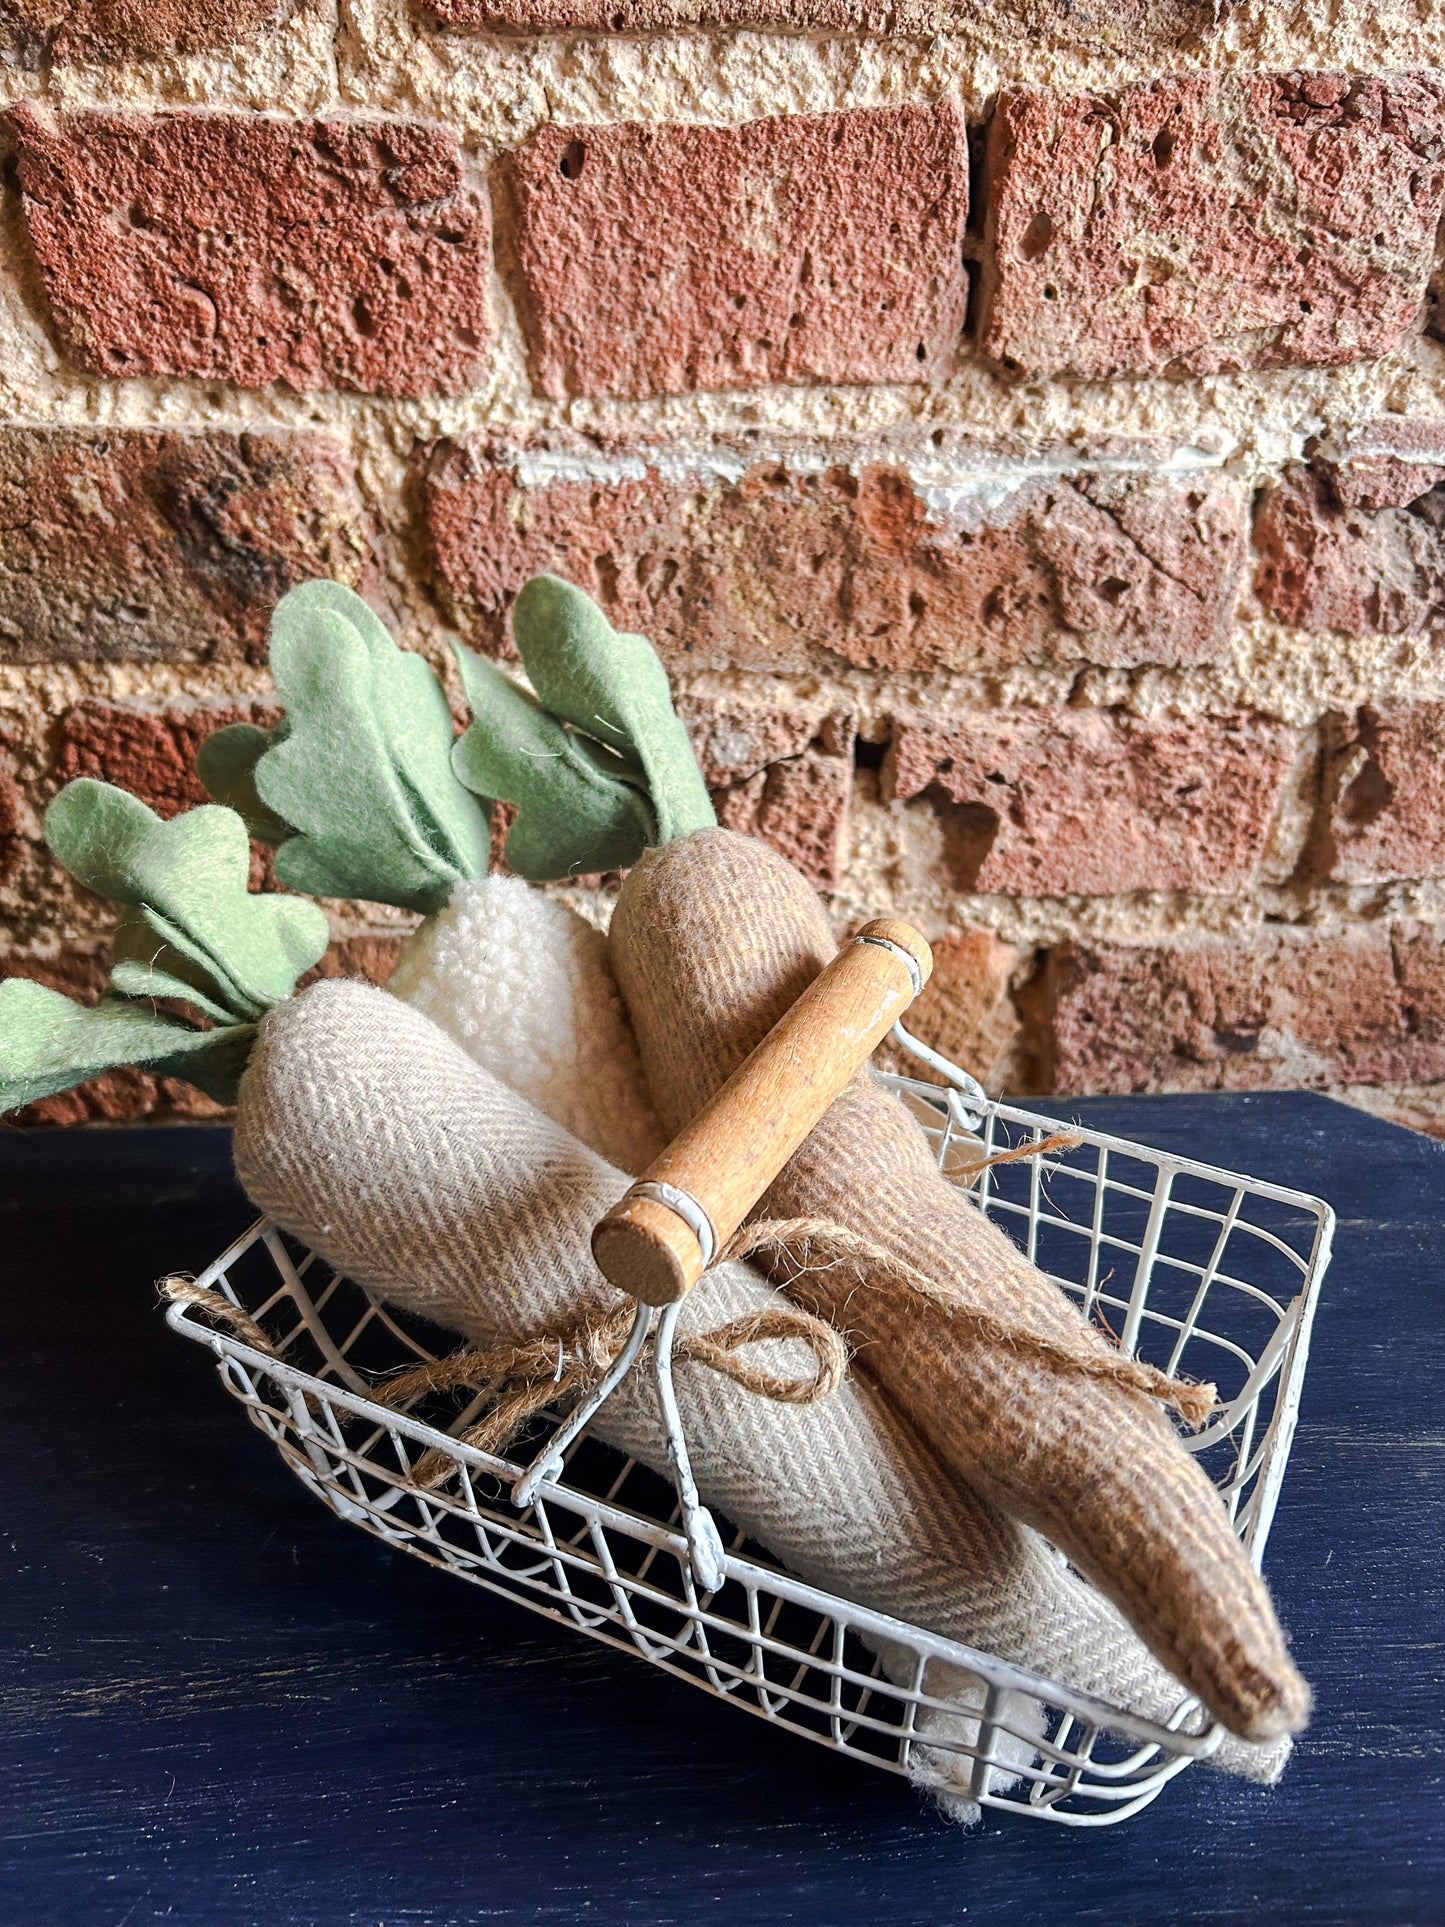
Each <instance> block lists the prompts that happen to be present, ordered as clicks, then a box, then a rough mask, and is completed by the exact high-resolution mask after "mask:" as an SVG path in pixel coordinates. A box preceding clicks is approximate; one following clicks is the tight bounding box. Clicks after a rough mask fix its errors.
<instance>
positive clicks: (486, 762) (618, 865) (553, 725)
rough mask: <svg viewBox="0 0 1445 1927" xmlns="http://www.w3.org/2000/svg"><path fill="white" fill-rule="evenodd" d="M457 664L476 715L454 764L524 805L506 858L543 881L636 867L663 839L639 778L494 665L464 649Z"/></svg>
mask: <svg viewBox="0 0 1445 1927" xmlns="http://www.w3.org/2000/svg"><path fill="white" fill-rule="evenodd" d="M457 661H458V663H459V664H460V666H461V672H462V682H463V684H464V686H465V688H466V692H467V701H468V702H469V703H470V704H471V707H472V711H473V714H474V716H475V718H476V720H475V721H474V722H473V723H472V725H471V727H470V728H469V729H468V730H467V731H466V733H465V734H464V735H463V736H462V737H461V739H460V740H459V741H458V742H457V744H456V746H455V748H454V749H453V751H452V761H453V766H454V768H455V769H456V772H457V775H458V776H459V777H460V778H461V780H462V782H464V783H465V784H467V785H468V787H469V788H471V789H473V790H475V791H476V793H477V794H478V795H479V796H488V797H497V798H500V799H501V800H502V801H503V802H506V803H513V804H515V805H516V806H517V812H518V814H517V820H516V822H515V823H514V824H513V825H512V828H511V829H510V831H509V832H508V834H507V842H506V858H507V862H508V864H509V865H510V866H511V868H512V869H513V870H515V871H516V872H517V874H518V876H524V877H529V878H531V879H532V880H533V881H534V882H541V881H543V880H545V879H547V878H551V877H566V876H580V875H585V874H586V873H588V872H589V871H593V870H618V869H626V868H628V867H629V866H630V865H631V864H633V863H635V862H636V861H637V859H638V857H639V856H640V855H641V854H642V852H643V851H644V850H645V849H646V848H647V846H648V844H649V843H651V842H654V841H655V840H656V826H655V823H654V819H653V816H652V811H651V808H650V807H649V805H648V802H647V798H646V796H645V795H644V793H643V792H642V791H641V790H640V789H639V788H638V787H637V785H636V783H635V782H632V781H629V780H626V779H625V778H624V777H622V776H621V775H619V774H614V773H611V772H609V771H608V770H607V769H606V768H605V767H603V764H602V762H601V760H600V759H599V757H598V756H597V755H596V754H594V753H593V750H592V746H591V745H588V744H586V743H584V742H583V741H582V739H581V738H580V737H579V736H578V735H577V733H576V731H575V730H571V729H566V728H564V727H563V725H562V724H561V723H559V722H558V720H557V718H556V717H555V716H552V715H549V714H548V712H547V711H546V710H545V709H544V708H543V707H542V705H541V704H540V703H539V702H538V701H537V699H536V698H535V697H534V696H529V695H528V694H527V692H526V690H524V689H522V688H520V687H519V686H518V685H517V684H516V683H514V682H513V681H512V680H511V678H510V677H509V676H506V675H504V674H503V673H502V671H501V670H500V669H498V668H497V666H496V664H495V663H491V662H488V661H487V660H486V658H485V657H483V656H478V655H475V654H474V653H473V652H472V651H471V650H470V649H464V648H461V647H460V646H458V648H457Z"/></svg>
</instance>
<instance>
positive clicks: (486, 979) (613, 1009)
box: [386, 876, 663, 1176]
mask: <svg viewBox="0 0 1445 1927" xmlns="http://www.w3.org/2000/svg"><path fill="white" fill-rule="evenodd" d="M386 987H387V989H388V990H389V991H391V992H392V993H393V995H394V996H397V997H400V998H401V999H402V1001H403V1002H404V1003H408V1004H410V1005H411V1006H412V1008H413V1009H414V1010H419V1011H421V1012H422V1013H423V1015H425V1016H427V1017H430V1018H431V1020H432V1022H433V1023H434V1024H437V1025H439V1026H440V1028H441V1029H442V1030H444V1031H445V1032H446V1034H447V1035H448V1037H450V1038H451V1039H452V1040H453V1042H454V1043H457V1044H460V1045H461V1047H462V1049H463V1050H464V1051H465V1052H466V1053H467V1055H468V1057H470V1058H471V1059H472V1061H473V1063H475V1064H480V1065H481V1066H482V1067H483V1069H484V1070H488V1071H490V1072H491V1073H492V1075H493V1076H494V1077H497V1078H500V1079H501V1081H502V1083H504V1084H507V1085H509V1086H510V1087H511V1089H512V1090H514V1091H518V1092H520V1093H521V1095H522V1096H524V1097H525V1098H527V1099H528V1101H529V1102H530V1103H532V1104H535V1105H536V1107H537V1109H538V1110H539V1111H541V1112H542V1114H543V1116H545V1117H549V1118H551V1120H552V1122H553V1123H554V1124H560V1125H561V1126H562V1128H563V1130H564V1131H570V1132H571V1134H572V1136H573V1137H576V1138H580V1139H581V1141H582V1142H583V1143H584V1144H585V1145H586V1146H587V1147H588V1149H589V1150H593V1151H595V1152H597V1154H598V1156H599V1157H603V1158H606V1160H607V1162H608V1163H609V1164H615V1165H617V1166H618V1168H619V1169H621V1170H623V1171H627V1172H630V1173H632V1174H633V1175H634V1176H635V1175H636V1173H637V1172H639V1171H641V1170H642V1169H643V1168H644V1167H645V1166H646V1165H647V1164H648V1163H649V1162H650V1161H651V1159H652V1157H653V1156H654V1154H655V1153H656V1152H657V1151H658V1150H660V1149H661V1147H662V1142H663V1139H662V1132H661V1129H660V1127H659V1125H658V1122H657V1119H656V1117H655V1116H654V1115H653V1110H652V1100H651V1099H650V1098H649V1097H648V1095H647V1085H646V1082H645V1080H644V1078H643V1074H642V1065H641V1063H640V1061H639V1059H638V1055H637V1046H636V1044H634V1043H633V1041H632V1032H631V1029H630V1028H629V1026H628V1023H627V1018H626V1016H625V1015H624V1013H623V1009H622V1000H621V999H620V998H619V996H618V994H617V987H616V985H615V984H614V983H613V981H612V971H611V967H610V965H609V964H608V961H607V939H606V938H605V937H604V936H603V935H602V933H601V931H600V930H595V929H594V928H593V927H592V925H591V924H590V923H588V921H587V919H586V918H585V917H581V916H579V915H578V914H577V912H576V911H575V910H572V909H569V908H568V907H567V905H566V904H563V903H557V902H554V901H553V900H552V899H551V898H550V897H545V896H543V895H542V893H541V891H540V890H535V889H533V888H532V887H531V885H530V884H527V883H524V882H523V881H522V879H521V878H520V877H495V876H493V877H483V878H481V879H480V880H479V881H476V882H464V883H459V884H458V885H457V886H456V888H455V890H454V891H453V892H452V897H451V901H450V903H449V904H448V905H447V907H446V909H445V910H440V911H438V912H437V914H436V915H435V916H433V917H428V918H427V920H426V922H425V923H423V924H422V925H421V927H420V928H419V929H418V930H416V931H415V932H414V933H413V934H412V935H411V936H410V937H409V938H408V939H407V941H406V943H405V945H404V946H403V949H402V953H401V956H400V958H399V959H398V960H397V965H396V968H395V970H393V972H392V974H391V978H390V981H389V982H388V984H387V986H386Z"/></svg>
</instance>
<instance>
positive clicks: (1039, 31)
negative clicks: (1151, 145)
mask: <svg viewBox="0 0 1445 1927" xmlns="http://www.w3.org/2000/svg"><path fill="white" fill-rule="evenodd" d="M1227 3H1228V0H1225V4H1227ZM427 11H428V12H429V13H430V14H431V15H432V16H433V18H434V19H436V20H438V21H440V22H442V23H443V24H444V25H446V26H450V27H461V28H471V29H478V28H480V29H483V30H487V29H490V30H493V31H497V30H501V31H503V32H505V31H507V30H509V29H510V30H513V31H517V32H524V33H525V32H536V31H539V30H543V29H546V30H551V31H553V32H555V31H557V30H559V29H569V28H570V29H574V30H582V31H592V32H607V31H610V32H613V33H621V32H624V31H628V32H638V31H646V30H648V29H650V28H663V29H667V28H672V29H674V30H676V29H681V30H683V31H687V30H688V29H691V28H695V27H698V26H713V25H717V26H740V27H797V28H812V29H814V30H821V31H823V32H833V33H875V34H889V35H895V34H934V33H947V32H949V31H950V30H954V31H956V30H957V29H958V27H959V26H960V25H965V26H971V25H974V24H975V23H976V19H977V14H978V8H977V7H976V6H969V5H967V4H964V3H963V0H428V7H427ZM1007 15H1008V18H1009V20H1010V22H1011V24H1012V25H1013V26H1014V27H1015V28H1016V30H1018V31H1020V32H1021V33H1022V34H1023V35H1025V36H1028V37H1030V38H1034V39H1037V38H1041V37H1042V36H1043V35H1045V34H1047V35H1048V37H1049V38H1050V40H1051V41H1054V42H1057V43H1059V44H1062V45H1065V46H1070V47H1083V48H1088V49H1091V50H1096V51H1098V52H1109V53H1120V52H1157V51H1158V50H1159V48H1161V47H1165V46H1177V45H1181V44H1185V45H1194V44H1197V43H1198V42H1199V41H1201V40H1203V39H1206V38H1208V37H1209V36H1210V35H1211V34H1212V32H1213V30H1214V29H1215V27H1217V25H1218V24H1219V20H1220V17H1221V7H1220V6H1219V5H1218V4H1217V0H1111V3H1110V4H1107V5H1105V4H1103V0H1084V3H1082V4H1081V0H1024V3H1023V4H1021V0H1007Z"/></svg>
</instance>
